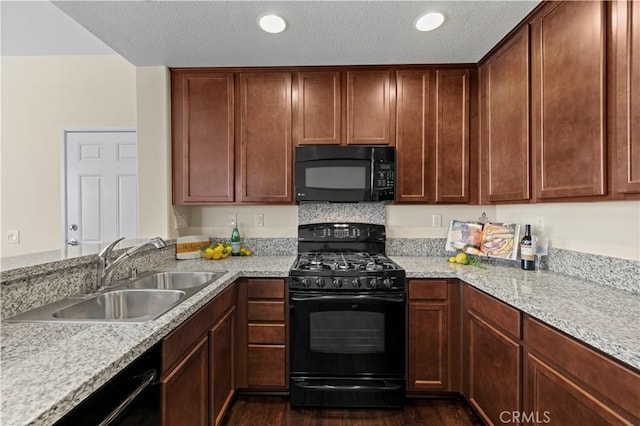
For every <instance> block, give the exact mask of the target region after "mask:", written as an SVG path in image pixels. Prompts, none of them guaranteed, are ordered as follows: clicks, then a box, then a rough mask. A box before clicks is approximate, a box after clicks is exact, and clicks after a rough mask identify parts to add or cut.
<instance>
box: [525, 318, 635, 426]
mask: <svg viewBox="0 0 640 426" xmlns="http://www.w3.org/2000/svg"><path fill="white" fill-rule="evenodd" d="M524 342H525V345H526V348H527V353H526V356H525V360H524V366H525V371H524V374H525V376H524V391H523V395H524V411H525V413H531V412H533V413H536V412H537V413H540V414H539V415H540V416H542V415H543V414H544V413H547V416H548V417H549V418H550V420H551V424H561V425H565V424H567V425H571V424H577V425H579V424H580V425H581V424H589V425H599V424H607V425H615V424H619V425H622V424H634V425H635V424H640V405H639V404H638V397H639V395H640V374H638V372H637V371H634V370H633V369H631V368H629V367H627V366H626V365H623V364H621V363H619V362H617V361H615V360H613V359H611V358H610V357H607V356H604V355H602V354H601V353H599V352H597V351H595V350H593V349H591V348H589V347H588V346H586V345H585V344H584V343H582V342H579V341H576V340H575V339H573V338H570V337H568V336H566V335H565V334H563V333H561V332H558V331H557V330H554V329H553V328H551V327H550V326H548V325H546V324H544V323H542V322H540V321H537V320H534V319H532V318H530V317H527V318H526V319H525V322H524ZM547 423H548V422H547Z"/></svg>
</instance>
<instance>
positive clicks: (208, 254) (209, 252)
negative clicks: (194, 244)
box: [202, 247, 213, 259]
mask: <svg viewBox="0 0 640 426" xmlns="http://www.w3.org/2000/svg"><path fill="white" fill-rule="evenodd" d="M202 256H203V257H204V258H205V259H211V258H213V249H212V248H211V247H207V249H206V250H205V251H204V252H203V253H202Z"/></svg>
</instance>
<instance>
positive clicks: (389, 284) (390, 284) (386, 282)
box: [382, 278, 393, 288]
mask: <svg viewBox="0 0 640 426" xmlns="http://www.w3.org/2000/svg"><path fill="white" fill-rule="evenodd" d="M382 285H383V286H384V288H391V287H393V281H392V280H391V278H385V279H384V281H383V282H382Z"/></svg>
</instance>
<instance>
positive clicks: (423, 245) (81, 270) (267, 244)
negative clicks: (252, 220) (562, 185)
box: [0, 209, 640, 318]
mask: <svg viewBox="0 0 640 426" xmlns="http://www.w3.org/2000/svg"><path fill="white" fill-rule="evenodd" d="M310 210H311V209H310ZM373 210H374V209H372V213H371V214H372V215H373V214H374V212H373ZM308 217H311V215H309V216H308ZM370 217H372V216H370ZM345 219H346V218H345V217H344V216H343V219H342V220H345ZM352 219H353V218H352ZM335 220H341V219H335ZM363 220H370V219H363ZM211 239H212V241H216V240H217V239H216V238H211ZM226 239H227V238H226V237H225V238H220V240H226ZM167 242H168V246H167V247H166V248H164V249H162V250H149V251H145V252H143V253H140V255H138V256H136V257H135V258H134V259H131V260H130V261H129V263H128V264H127V265H125V267H124V268H122V269H121V270H120V271H118V274H117V275H118V276H117V277H116V278H119V277H123V276H126V275H127V274H128V272H129V270H130V268H132V267H135V268H137V269H138V271H139V272H144V271H146V270H149V269H153V268H157V267H160V266H162V265H164V264H167V263H169V262H171V261H172V260H173V259H174V258H175V241H172V240H169V241H167ZM243 243H244V244H245V245H246V246H247V247H249V248H250V249H251V250H252V251H253V252H254V255H256V256H294V255H295V254H296V252H297V239H296V238H245V239H244V241H243ZM444 245H445V239H444V238H389V239H388V240H387V254H388V255H390V256H415V257H422V256H424V257H442V261H443V262H446V256H447V255H448V253H447V252H445V250H444ZM120 252H122V250H120V251H118V252H116V253H114V256H115V255H118V254H120ZM490 262H491V263H494V264H500V265H502V266H507V267H514V268H517V267H519V262H511V261H496V260H491V261H490ZM544 265H545V269H548V270H549V271H550V272H553V273H558V274H564V275H568V276H572V277H577V278H581V279H584V280H588V281H592V282H595V283H598V284H600V285H604V286H608V287H613V288H617V289H621V290H624V291H628V292H631V293H634V294H640V282H639V281H638V277H640V262H638V261H633V260H626V259H621V258H614V257H608V256H600V255H594V254H588V253H581V252H576V251H571V250H565V249H556V248H550V249H549V256H547V258H546V262H545V264H544ZM96 275H97V258H96V256H95V255H92V256H84V257H80V258H72V259H67V260H61V261H57V262H55V263H45V264H41V265H34V266H29V267H24V268H17V269H14V270H8V271H3V273H2V281H1V282H0V286H1V291H2V300H1V305H0V314H1V316H2V318H6V317H8V316H12V315H16V314H18V313H20V312H24V311H26V310H29V309H32V308H35V307H38V306H41V305H43V304H46V303H49V302H52V301H55V300H58V299H61V298H64V297H68V296H71V295H74V294H79V293H85V292H87V291H91V290H92V286H95V279H96Z"/></svg>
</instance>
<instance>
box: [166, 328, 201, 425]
mask: <svg viewBox="0 0 640 426" xmlns="http://www.w3.org/2000/svg"><path fill="white" fill-rule="evenodd" d="M208 358H209V357H208V348H207V338H206V337H203V338H202V339H200V341H199V342H198V343H197V344H196V345H195V347H193V349H191V350H190V351H189V352H188V353H186V354H185V355H184V357H183V358H182V359H181V360H180V361H179V362H178V365H177V366H175V367H174V368H173V369H172V370H170V371H169V372H167V373H166V374H163V378H162V379H161V382H160V383H161V384H160V389H161V390H160V393H161V404H162V414H161V415H162V424H163V425H176V426H179V425H185V426H186V425H206V424H208V417H209V409H208V399H209V378H208V375H207V372H208V361H209V359H208Z"/></svg>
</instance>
